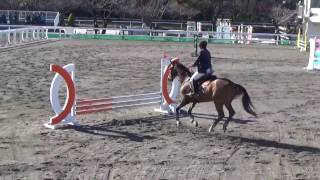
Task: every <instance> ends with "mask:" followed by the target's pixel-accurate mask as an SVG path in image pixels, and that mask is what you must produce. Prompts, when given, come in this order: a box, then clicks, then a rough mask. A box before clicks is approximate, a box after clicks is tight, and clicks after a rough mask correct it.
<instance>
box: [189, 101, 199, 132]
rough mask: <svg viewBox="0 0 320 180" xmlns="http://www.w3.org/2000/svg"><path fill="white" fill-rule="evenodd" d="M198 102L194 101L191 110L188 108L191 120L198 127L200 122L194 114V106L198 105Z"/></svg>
mask: <svg viewBox="0 0 320 180" xmlns="http://www.w3.org/2000/svg"><path fill="white" fill-rule="evenodd" d="M196 104H197V103H196V102H193V103H192V105H191V106H190V108H189V110H188V115H189V116H190V120H191V123H192V124H193V125H195V126H196V127H198V122H197V121H195V120H194V116H193V114H192V110H193V108H194V107H195V106H196Z"/></svg>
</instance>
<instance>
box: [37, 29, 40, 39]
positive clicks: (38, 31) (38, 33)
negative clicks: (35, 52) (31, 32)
mask: <svg viewBox="0 0 320 180" xmlns="http://www.w3.org/2000/svg"><path fill="white" fill-rule="evenodd" d="M36 32H37V37H36V39H37V40H40V29H38V28H37V29H36Z"/></svg>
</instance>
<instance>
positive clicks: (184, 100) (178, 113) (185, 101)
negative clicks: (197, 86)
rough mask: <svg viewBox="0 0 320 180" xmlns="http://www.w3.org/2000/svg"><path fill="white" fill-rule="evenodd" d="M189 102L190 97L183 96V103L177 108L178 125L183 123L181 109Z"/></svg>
mask: <svg viewBox="0 0 320 180" xmlns="http://www.w3.org/2000/svg"><path fill="white" fill-rule="evenodd" d="M188 103H189V101H188V99H187V98H186V96H184V97H183V99H182V101H181V103H180V104H179V105H178V107H177V108H176V123H177V126H179V125H180V124H181V122H180V117H179V115H180V109H181V108H183V107H184V106H185V105H187V104H188Z"/></svg>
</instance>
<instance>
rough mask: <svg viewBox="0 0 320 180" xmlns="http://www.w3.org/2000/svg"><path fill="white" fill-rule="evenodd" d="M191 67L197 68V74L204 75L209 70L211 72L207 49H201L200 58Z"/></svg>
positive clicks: (209, 56)
mask: <svg viewBox="0 0 320 180" xmlns="http://www.w3.org/2000/svg"><path fill="white" fill-rule="evenodd" d="M192 66H194V67H196V66H197V67H198V72H199V73H206V72H207V70H208V69H209V68H210V69H211V70H212V64H211V54H210V52H209V51H208V50H207V49H202V50H201V51H200V56H199V57H198V59H197V60H196V62H194V64H193V65H192Z"/></svg>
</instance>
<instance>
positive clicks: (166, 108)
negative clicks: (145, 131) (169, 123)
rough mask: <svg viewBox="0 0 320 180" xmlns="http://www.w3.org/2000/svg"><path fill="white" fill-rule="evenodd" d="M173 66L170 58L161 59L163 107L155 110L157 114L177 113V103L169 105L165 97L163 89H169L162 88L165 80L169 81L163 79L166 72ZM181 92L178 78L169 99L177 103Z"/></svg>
mask: <svg viewBox="0 0 320 180" xmlns="http://www.w3.org/2000/svg"><path fill="white" fill-rule="evenodd" d="M170 65H171V61H170V59H169V58H167V57H164V58H163V59H161V78H160V89H161V97H162V98H161V105H160V108H159V109H155V111H157V112H161V113H175V112H176V107H177V104H176V103H172V104H169V103H167V102H166V100H165V98H164V96H163V91H162V89H163V88H167V87H162V82H163V80H167V79H163V78H164V77H163V76H164V74H165V72H166V71H167V68H169V67H170ZM179 90H180V80H179V78H178V77H176V78H175V79H174V80H173V81H172V84H171V91H170V94H169V97H170V98H171V100H173V101H175V102H176V101H177V97H178V95H179Z"/></svg>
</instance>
